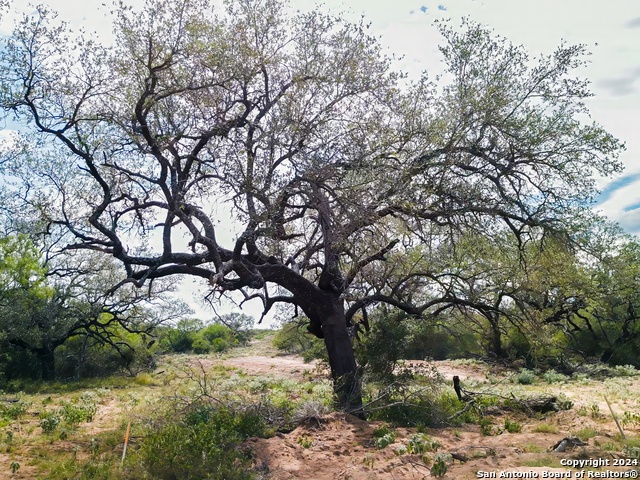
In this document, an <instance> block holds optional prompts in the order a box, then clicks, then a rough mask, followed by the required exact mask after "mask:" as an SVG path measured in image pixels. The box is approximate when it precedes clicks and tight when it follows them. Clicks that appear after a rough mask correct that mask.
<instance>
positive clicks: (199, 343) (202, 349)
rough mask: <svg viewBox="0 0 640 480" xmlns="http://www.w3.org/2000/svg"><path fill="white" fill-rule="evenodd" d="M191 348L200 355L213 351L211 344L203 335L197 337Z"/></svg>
mask: <svg viewBox="0 0 640 480" xmlns="http://www.w3.org/2000/svg"><path fill="white" fill-rule="evenodd" d="M191 348H192V350H193V353H197V354H198V355H201V354H204V353H209V352H210V351H211V344H210V343H209V342H208V341H207V340H206V339H205V338H202V337H198V338H196V339H195V340H194V341H193V343H192V344H191Z"/></svg>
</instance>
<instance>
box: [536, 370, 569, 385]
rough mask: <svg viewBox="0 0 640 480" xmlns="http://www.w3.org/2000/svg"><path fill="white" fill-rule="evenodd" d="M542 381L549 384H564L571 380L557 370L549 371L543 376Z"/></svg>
mask: <svg viewBox="0 0 640 480" xmlns="http://www.w3.org/2000/svg"><path fill="white" fill-rule="evenodd" d="M542 379H543V380H544V381H545V382H547V383H564V382H566V381H567V380H569V377H568V376H566V375H563V374H562V373H558V372H556V371H555V370H547V371H546V372H544V374H543V375H542Z"/></svg>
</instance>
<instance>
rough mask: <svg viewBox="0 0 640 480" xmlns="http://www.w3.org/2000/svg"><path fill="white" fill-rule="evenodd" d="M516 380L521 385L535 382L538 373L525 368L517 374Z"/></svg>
mask: <svg viewBox="0 0 640 480" xmlns="http://www.w3.org/2000/svg"><path fill="white" fill-rule="evenodd" d="M515 381H516V383H519V384H520V385H531V384H532V383H533V382H535V381H536V374H535V373H534V372H532V371H531V370H528V369H526V368H523V369H522V370H520V372H518V374H517V375H516V376H515Z"/></svg>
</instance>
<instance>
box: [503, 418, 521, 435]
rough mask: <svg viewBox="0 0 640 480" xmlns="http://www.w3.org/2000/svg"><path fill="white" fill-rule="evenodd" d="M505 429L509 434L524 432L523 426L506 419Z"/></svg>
mask: <svg viewBox="0 0 640 480" xmlns="http://www.w3.org/2000/svg"><path fill="white" fill-rule="evenodd" d="M504 429H505V430H506V431H507V432H509V433H520V432H521V431H522V425H521V424H519V423H518V422H514V421H512V420H509V419H508V418H505V419H504Z"/></svg>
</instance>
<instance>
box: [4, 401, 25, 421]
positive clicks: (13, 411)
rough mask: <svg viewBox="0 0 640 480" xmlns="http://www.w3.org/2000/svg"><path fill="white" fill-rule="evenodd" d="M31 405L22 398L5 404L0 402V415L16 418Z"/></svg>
mask: <svg viewBox="0 0 640 480" xmlns="http://www.w3.org/2000/svg"><path fill="white" fill-rule="evenodd" d="M30 406H31V402H27V401H25V400H22V399H18V401H17V402H12V403H8V404H6V405H4V404H0V416H2V417H5V418H8V419H11V420H17V419H19V418H20V417H22V416H23V415H24V414H25V413H27V409H28V408H29V407H30Z"/></svg>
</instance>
